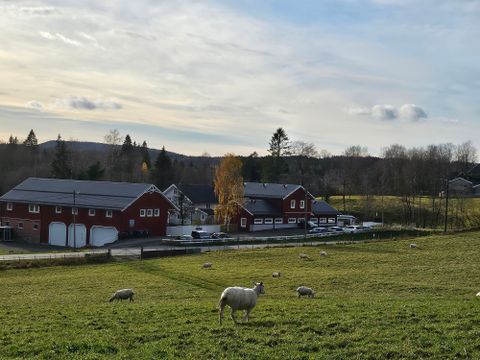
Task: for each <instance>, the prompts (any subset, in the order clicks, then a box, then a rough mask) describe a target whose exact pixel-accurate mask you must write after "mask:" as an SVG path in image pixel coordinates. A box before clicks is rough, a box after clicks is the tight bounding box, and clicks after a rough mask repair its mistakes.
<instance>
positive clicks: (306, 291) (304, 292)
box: [297, 286, 315, 298]
mask: <svg viewBox="0 0 480 360" xmlns="http://www.w3.org/2000/svg"><path fill="white" fill-rule="evenodd" d="M297 293H298V297H301V296H307V297H309V298H313V297H315V291H313V290H312V289H310V288H309V287H306V286H300V287H299V288H297Z"/></svg>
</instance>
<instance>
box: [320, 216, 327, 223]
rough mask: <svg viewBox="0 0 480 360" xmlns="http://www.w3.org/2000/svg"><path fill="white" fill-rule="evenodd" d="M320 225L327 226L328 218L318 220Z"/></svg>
mask: <svg viewBox="0 0 480 360" xmlns="http://www.w3.org/2000/svg"><path fill="white" fill-rule="evenodd" d="M318 223H319V224H326V223H327V218H324V217H321V218H318Z"/></svg>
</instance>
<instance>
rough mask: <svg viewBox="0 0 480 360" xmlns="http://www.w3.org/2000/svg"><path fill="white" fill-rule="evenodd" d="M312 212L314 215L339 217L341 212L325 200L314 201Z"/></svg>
mask: <svg viewBox="0 0 480 360" xmlns="http://www.w3.org/2000/svg"><path fill="white" fill-rule="evenodd" d="M312 212H313V213H314V214H325V215H339V214H340V211H338V210H337V209H335V208H334V207H332V206H330V205H329V204H328V203H326V202H325V201H323V200H313V201H312Z"/></svg>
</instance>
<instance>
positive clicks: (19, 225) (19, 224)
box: [17, 222, 23, 230]
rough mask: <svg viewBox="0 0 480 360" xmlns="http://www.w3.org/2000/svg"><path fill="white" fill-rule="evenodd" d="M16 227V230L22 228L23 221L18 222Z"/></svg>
mask: <svg viewBox="0 0 480 360" xmlns="http://www.w3.org/2000/svg"><path fill="white" fill-rule="evenodd" d="M17 229H18V230H23V222H19V223H18V224H17Z"/></svg>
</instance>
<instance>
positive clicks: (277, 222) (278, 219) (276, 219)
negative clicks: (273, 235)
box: [275, 218, 283, 224]
mask: <svg viewBox="0 0 480 360" xmlns="http://www.w3.org/2000/svg"><path fill="white" fill-rule="evenodd" d="M275 224H283V218H275Z"/></svg>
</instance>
